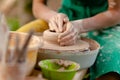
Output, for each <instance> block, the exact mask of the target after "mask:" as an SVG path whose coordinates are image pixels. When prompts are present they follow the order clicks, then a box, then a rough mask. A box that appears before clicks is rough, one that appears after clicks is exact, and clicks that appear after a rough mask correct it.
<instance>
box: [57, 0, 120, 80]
mask: <svg viewBox="0 0 120 80" xmlns="http://www.w3.org/2000/svg"><path fill="white" fill-rule="evenodd" d="M107 8H108V0H63V2H62V7H61V8H60V9H59V12H61V13H65V14H67V15H68V17H69V19H70V20H77V19H83V18H88V17H92V16H94V15H96V14H98V13H100V12H103V11H105V10H107ZM119 34H120V25H116V26H114V27H111V28H108V29H102V30H99V31H92V32H89V35H88V36H89V37H90V38H92V39H94V40H96V41H97V42H99V44H100V46H101V49H100V52H99V54H98V57H97V59H96V62H95V64H94V65H93V66H92V67H91V68H90V80H95V78H97V77H99V76H101V75H103V74H105V73H108V72H111V71H113V72H117V73H119V74H120V35H119Z"/></svg>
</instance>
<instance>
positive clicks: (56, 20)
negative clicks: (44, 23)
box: [49, 13, 69, 33]
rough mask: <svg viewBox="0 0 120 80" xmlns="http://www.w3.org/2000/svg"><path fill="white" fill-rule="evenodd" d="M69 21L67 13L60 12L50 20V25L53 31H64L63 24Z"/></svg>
mask: <svg viewBox="0 0 120 80" xmlns="http://www.w3.org/2000/svg"><path fill="white" fill-rule="evenodd" d="M68 21H69V19H68V17H67V15H65V14H63V13H58V14H57V15H55V16H53V17H52V18H51V19H50V20H49V27H50V30H51V31H56V32H59V33H61V32H63V30H64V28H63V25H64V24H65V23H67V22H68Z"/></svg>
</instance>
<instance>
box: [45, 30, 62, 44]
mask: <svg viewBox="0 0 120 80" xmlns="http://www.w3.org/2000/svg"><path fill="white" fill-rule="evenodd" d="M59 34H60V33H56V32H52V31H50V30H46V31H44V33H43V39H44V40H46V41H47V42H49V43H52V44H58V45H59V43H58V35H59Z"/></svg>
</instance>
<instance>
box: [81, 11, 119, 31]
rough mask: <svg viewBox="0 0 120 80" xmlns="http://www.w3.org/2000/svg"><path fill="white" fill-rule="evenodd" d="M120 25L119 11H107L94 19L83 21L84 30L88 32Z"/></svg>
mask: <svg viewBox="0 0 120 80" xmlns="http://www.w3.org/2000/svg"><path fill="white" fill-rule="evenodd" d="M118 23H120V13H119V12H118V11H109V10H108V11H106V12H103V13H100V14H98V15H96V16H94V17H91V18H87V19H84V20H83V28H84V29H85V30H86V31H91V30H97V29H103V28H107V27H110V26H113V25H116V24H118Z"/></svg>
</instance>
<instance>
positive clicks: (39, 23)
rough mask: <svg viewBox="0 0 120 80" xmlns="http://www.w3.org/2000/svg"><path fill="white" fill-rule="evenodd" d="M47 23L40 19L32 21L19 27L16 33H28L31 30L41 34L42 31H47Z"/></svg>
mask: <svg viewBox="0 0 120 80" xmlns="http://www.w3.org/2000/svg"><path fill="white" fill-rule="evenodd" d="M48 28H49V26H48V23H47V22H46V21H44V20H42V19H38V20H34V21H32V22H30V23H28V24H26V25H24V26H22V27H20V28H19V29H18V30H17V32H29V31H30V30H31V29H33V30H34V31H35V32H43V31H44V30H46V29H48Z"/></svg>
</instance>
